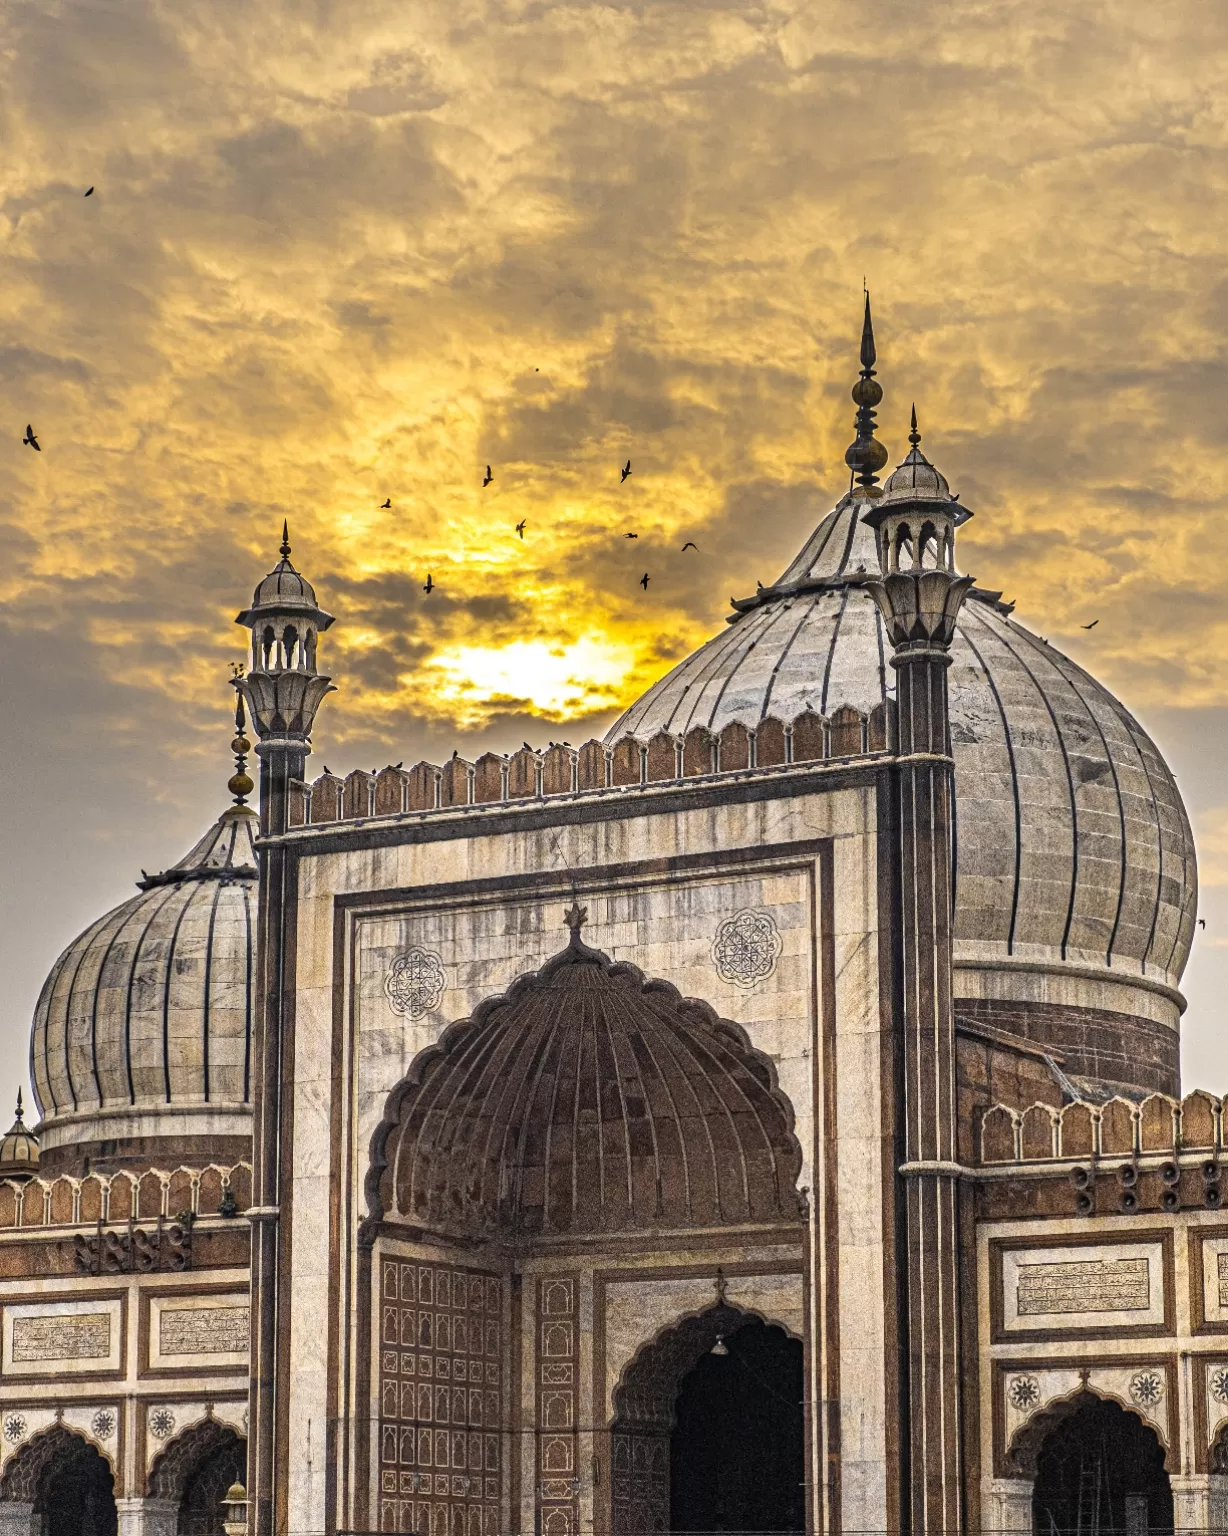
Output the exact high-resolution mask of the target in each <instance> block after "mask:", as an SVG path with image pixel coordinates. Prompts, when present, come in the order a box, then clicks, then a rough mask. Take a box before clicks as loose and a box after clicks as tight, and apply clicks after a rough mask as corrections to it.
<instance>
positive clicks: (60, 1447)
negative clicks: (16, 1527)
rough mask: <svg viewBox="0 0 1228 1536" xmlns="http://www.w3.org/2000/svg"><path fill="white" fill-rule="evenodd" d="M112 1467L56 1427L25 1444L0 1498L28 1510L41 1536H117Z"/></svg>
mask: <svg viewBox="0 0 1228 1536" xmlns="http://www.w3.org/2000/svg"><path fill="white" fill-rule="evenodd" d="M114 1490H115V1482H114V1478H113V1476H112V1473H111V1465H110V1463H109V1462H108V1461H107V1459H106V1457H105V1456H103V1455H102V1454H101V1453H100V1452H99V1451H98V1449H97V1447H95V1446H93V1445H91V1444H90V1443H89V1441H87V1440H85V1439H84V1438H83V1437H82V1436H80V1435H78V1434H74V1433H73V1432H72V1431H71V1430H68V1429H66V1428H65V1427H64V1426H63V1425H61V1424H56V1425H54V1426H53V1427H52V1428H50V1429H48V1430H46V1431H44V1432H43V1433H42V1434H41V1435H37V1436H35V1438H34V1439H32V1440H30V1441H27V1443H26V1444H25V1445H23V1446H22V1447H21V1449H20V1450H19V1451H18V1452H17V1454H16V1455H15V1456H14V1457H13V1459H12V1460H11V1461H10V1462H9V1464H8V1466H7V1467H6V1468H5V1473H4V1479H3V1482H2V1483H0V1497H2V1498H3V1499H4V1500H7V1501H12V1502H14V1503H19V1504H23V1503H24V1504H25V1505H26V1507H27V1508H30V1507H31V1506H32V1515H33V1529H34V1530H36V1531H38V1532H40V1536H116V1530H117V1526H118V1516H117V1512H116V1508H115V1491H114Z"/></svg>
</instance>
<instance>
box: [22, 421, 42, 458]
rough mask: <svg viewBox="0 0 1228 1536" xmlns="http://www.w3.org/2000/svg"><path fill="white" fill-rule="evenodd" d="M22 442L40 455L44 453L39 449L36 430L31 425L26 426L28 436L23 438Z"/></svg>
mask: <svg viewBox="0 0 1228 1536" xmlns="http://www.w3.org/2000/svg"><path fill="white" fill-rule="evenodd" d="M22 442H23V443H25V444H26V445H27V446H28V447H30V448H35V449H37V450H38V452H39V453H42V451H43V450H42V448H40V447H39V442H38V438H36V437H35V435H34V428H33V427H31V426H29V425H27V426H26V435H25V436H24V437H23V438H22Z"/></svg>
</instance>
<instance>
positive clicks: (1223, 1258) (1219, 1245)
mask: <svg viewBox="0 0 1228 1536" xmlns="http://www.w3.org/2000/svg"><path fill="white" fill-rule="evenodd" d="M1221 1232H1222V1229H1221ZM1195 1241H1196V1242H1197V1243H1198V1244H1199V1245H1200V1246H1201V1249H1202V1256H1201V1264H1202V1310H1203V1318H1202V1322H1203V1323H1204V1324H1206V1323H1213V1324H1216V1325H1220V1326H1222V1325H1224V1324H1228V1237H1224V1236H1217V1237H1202V1236H1201V1235H1199V1236H1197V1237H1196V1238H1195Z"/></svg>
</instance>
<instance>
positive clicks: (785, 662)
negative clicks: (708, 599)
mask: <svg viewBox="0 0 1228 1536" xmlns="http://www.w3.org/2000/svg"><path fill="white" fill-rule="evenodd" d="M870 505H871V504H870V503H867V502H864V501H859V500H856V499H854V498H853V497H848V496H846V497H845V498H844V499H843V500H842V501H841V502H840V503H839V505H838V506H837V507H836V508H835V509H834V510H833V511H832V512H830V513H828V514H827V516H825V517H824V518H823V519H822V520H821V521H820V523H819V524H818V527H817V528H816V529H815V531H814V533H813V534H812V535H811V537H810V539H809V540H808V541H807V543H806V545H805V547H804V548H803V549H802V550H801V552H800V553H799V555H798V556H797V558H796V559H795V560H794V561H793V562H792V564H791V565H790V566H789V567H788V569H787V570H786V571H785V572H784V574H783V575H782V576H781V577H780V579H779V580H778V581H777V582H776V583H775V584H774V585H773V586H771V587H761V588H760V589H759V591H758V592H757V593H756V595H755V596H754V597H752V598H747V599H743V600H742V601H740V602H737V603H735V608H736V609H737V610H738V611H737V612H736V613H735V614H734V615H733V616H732V618H731V620H730V623H729V627H728V628H727V629H726V630H725V631H724V632H723V633H722V634H720V635H718V636H716V637H714V638H713V639H712V640H710V641H708V643H707V644H706V645H703V646H701V647H700V649H699V650H698V651H696V652H695V653H694V654H693V655H691V656H688V657H687V658H686V660H685V661H683V662H681V663H680V664H679V665H678V666H677V667H675V668H674V670H673V671H672V672H670V673H669V674H668V675H667V676H665V677H664V678H662V679H661V681H660V682H658V683H656V684H655V685H654V686H653V687H652V688H650V689H649V690H648V692H647V693H645V694H644V695H643V697H642V698H640V699H639V700H637V702H636V703H635V704H633V705H632V706H631V708H630V709H629V710H627V712H626V713H625V714H624V715H623V716H622V718H621V719H620V720H619V721H617V722H616V724H615V725H614V726H613V727H612V729H611V730H610V732H609V733H608V736H607V740H609V741H614V740H616V739H617V738H618V737H620V736H623V735H625V734H627V733H631V734H634V735H635V736H637V737H639V738H640V739H642V740H647V739H648V738H650V737H651V736H652V735H653V734H654V733H655V732H657V731H659V730H666V731H670V732H674V733H679V734H680V733H684V732H686V731H687V730H689V729H690V728H691V727H692V726H696V725H702V726H706V727H708V729H710V730H712V731H719V730H721V729H722V727H724V726H725V725H726V724H728V723H729V722H730V721H734V720H736V721H740V722H742V723H743V724H745V725H747V726H753V725H754V724H755V723H756V722H757V721H759V720H761V719H762V718H763V717H764V716H766V715H775V716H777V717H779V718H781V719H785V720H788V719H791V718H792V717H794V716H795V715H797V714H799V713H801V711H802V710H804V709H805V708H806V707H807V706H810V707H811V708H813V709H814V710H817V711H818V712H820V713H823V714H829V713H830V712H831V711H832V710H834V709H835V708H837V707H838V706H839V705H841V704H852V705H854V706H855V707H856V708H858V709H861V710H868V709H870V708H872V707H873V706H874V705H875V704H878V703H879V702H880V701H882V700H883V699H885V698H888V697H890V696H892V695H893V694H894V691H895V674H894V671H893V669H892V667H891V665H890V645H889V643H888V642H887V639H886V636H885V633H884V629H883V625H882V621H881V619H880V616H879V612H878V608H877V607H876V605H875V603H874V601H873V599H872V598H871V596H870V594H869V593H868V592H867V591H866V588H865V581H866V578H867V574H877V571H878V558H877V554H876V550H875V544H874V535H873V532H872V530H871V529H869V528H868V527H867V526H866V524H865V522H864V514H865V513H866V512H868V511H869V510H870ZM950 690H951V716H952V734H953V738H954V750H955V776H956V820H957V843H956V899H957V906H956V919H955V949H956V953H955V959H956V993H957V996H959V997H960V998H961V999H962V1000H963V1001H962V1002H961V1005H960V1007H961V1010H962V1011H963V1012H964V1013H965V1014H966V1015H967V1014H977V1015H978V1016H979V1017H980V1018H981V1020H982V1022H984V1023H988V1024H991V1025H994V1024H996V1025H999V1026H1001V1027H1003V1028H1006V1029H1008V1030H1010V1031H1011V1032H1012V1033H1014V1034H1024V1035H1027V1036H1030V1037H1033V1038H1038V1039H1041V1040H1045V1041H1048V1043H1050V1044H1053V1045H1054V1049H1055V1052H1056V1051H1058V1048H1059V1047H1060V1048H1061V1052H1062V1054H1063V1055H1064V1056H1065V1059H1066V1061H1067V1065H1068V1067H1071V1068H1073V1069H1074V1070H1078V1071H1088V1072H1090V1073H1091V1075H1093V1076H1097V1077H1103V1078H1112V1079H1114V1080H1117V1081H1121V1082H1124V1083H1131V1082H1138V1083H1140V1085H1141V1086H1145V1087H1160V1086H1165V1084H1170V1080H1171V1078H1172V1074H1173V1073H1175V1071H1176V1052H1177V1038H1176V1025H1177V1021H1178V1017H1179V1014H1180V1010H1181V1008H1182V1007H1183V1006H1184V1004H1183V1001H1182V999H1181V997H1180V994H1179V993H1178V992H1177V991H1176V988H1177V985H1178V982H1179V981H1180V978H1181V973H1182V971H1183V969H1184V967H1185V963H1186V960H1187V959H1188V957H1189V952H1190V945H1191V942H1192V938H1193V928H1194V920H1195V913H1194V909H1195V902H1196V896H1197V877H1196V869H1195V859H1194V845H1193V840H1192V837H1191V833H1190V827H1189V822H1188V819H1187V817H1186V813H1185V808H1184V806H1183V805H1182V802H1181V796H1180V795H1179V793H1178V791H1177V786H1176V784H1175V782H1174V780H1173V776H1172V774H1171V773H1170V772H1169V769H1168V767H1167V765H1166V764H1165V762H1164V760H1163V758H1162V757H1161V756H1160V753H1159V751H1158V750H1157V748H1156V746H1155V744H1154V743H1153V742H1152V741H1151V739H1150V737H1149V736H1148V735H1147V733H1146V731H1144V730H1143V728H1142V726H1141V725H1140V724H1139V723H1138V721H1137V720H1136V719H1135V718H1134V717H1133V715H1131V714H1130V712H1129V711H1128V710H1127V709H1126V708H1125V707H1124V706H1123V705H1122V704H1121V703H1119V702H1118V700H1117V699H1115V698H1114V697H1113V696H1112V694H1110V693H1109V692H1108V690H1107V689H1105V688H1103V687H1102V686H1101V685H1100V684H1099V683H1098V682H1096V680H1095V679H1094V678H1093V677H1091V676H1089V674H1088V673H1087V672H1085V671H1084V670H1083V668H1082V667H1080V666H1078V665H1077V664H1076V663H1075V662H1073V661H1071V660H1070V659H1069V658H1068V657H1066V656H1063V655H1062V653H1061V652H1060V651H1058V650H1056V649H1055V648H1054V647H1053V646H1051V645H1049V644H1047V643H1046V642H1045V641H1044V640H1041V639H1039V638H1038V637H1037V636H1036V635H1033V634H1031V633H1030V632H1029V631H1028V630H1026V629H1025V628H1024V627H1023V626H1022V625H1021V624H1019V623H1018V622H1017V621H1016V620H1014V619H1013V618H1011V617H1010V605H1008V604H1005V603H1002V602H1001V601H1000V594H998V593H991V592H985V591H980V590H976V589H974V590H973V592H972V593H971V594H970V597H969V600H968V601H967V602H966V603H965V605H964V608H963V612H962V615H961V617H960V621H959V630H958V634H957V637H956V640H955V643H954V645H953V647H952V667H951V672H950ZM1046 1011H1047V1018H1046V1017H1044V1016H1042V1015H1043V1014H1044V1013H1045V1012H1046ZM1123 1015H1124V1016H1126V1017H1133V1018H1134V1019H1135V1020H1136V1021H1137V1024H1138V1028H1137V1029H1136V1030H1135V1031H1134V1032H1133V1034H1132V1036H1131V1039H1130V1041H1129V1042H1128V1043H1124V1044H1123V1042H1122V1040H1121V1039H1118V1040H1116V1042H1114V1040H1113V1039H1112V1037H1113V1036H1114V1033H1115V1028H1114V1019H1115V1018H1119V1017H1120V1016H1123ZM1055 1021H1056V1023H1055ZM1058 1024H1060V1027H1057V1026H1058ZM1117 1034H1118V1035H1120V1031H1117ZM1140 1042H1141V1044H1140ZM1149 1053H1150V1055H1149ZM1136 1057H1137V1058H1138V1059H1139V1060H1142V1061H1144V1065H1143V1066H1141V1067H1140V1066H1138V1065H1137V1062H1136V1061H1135V1060H1132V1058H1136ZM1153 1057H1154V1058H1155V1059H1154V1060H1152V1059H1151V1058H1153ZM1160 1058H1163V1061H1164V1062H1166V1063H1167V1065H1164V1064H1163V1063H1162V1062H1161V1061H1160ZM1148 1062H1149V1063H1150V1064H1149V1065H1148V1064H1147V1063H1148ZM1171 1086H1175V1083H1171Z"/></svg>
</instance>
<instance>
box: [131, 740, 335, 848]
mask: <svg viewBox="0 0 1228 1536" xmlns="http://www.w3.org/2000/svg"><path fill="white" fill-rule="evenodd" d="M324 772H325V773H326V774H328V776H329V778H332V774H333V770H332V769H331V768H330V767H329V766H328V764H327V763H325V764H324ZM142 873H144V871H142Z"/></svg>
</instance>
